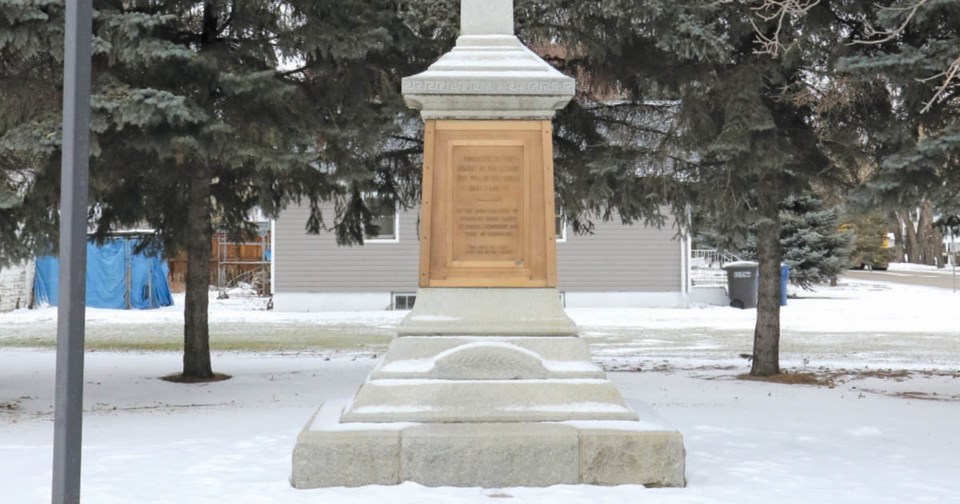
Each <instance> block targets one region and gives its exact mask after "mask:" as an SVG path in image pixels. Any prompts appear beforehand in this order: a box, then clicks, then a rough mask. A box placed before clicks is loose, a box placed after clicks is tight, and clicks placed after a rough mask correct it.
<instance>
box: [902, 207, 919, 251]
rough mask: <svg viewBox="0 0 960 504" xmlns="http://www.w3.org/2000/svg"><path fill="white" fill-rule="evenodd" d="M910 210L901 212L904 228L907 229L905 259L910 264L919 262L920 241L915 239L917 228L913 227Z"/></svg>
mask: <svg viewBox="0 0 960 504" xmlns="http://www.w3.org/2000/svg"><path fill="white" fill-rule="evenodd" d="M910 214H911V212H903V213H901V215H902V216H903V224H904V229H906V230H907V260H908V261H909V262H910V263H911V264H920V243H919V242H918V241H917V230H916V228H914V227H913V218H911V216H910Z"/></svg>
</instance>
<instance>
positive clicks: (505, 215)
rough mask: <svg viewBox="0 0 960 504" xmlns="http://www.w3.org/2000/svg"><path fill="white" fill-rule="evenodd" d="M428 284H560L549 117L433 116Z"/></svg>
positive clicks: (426, 203)
mask: <svg viewBox="0 0 960 504" xmlns="http://www.w3.org/2000/svg"><path fill="white" fill-rule="evenodd" d="M424 148H425V150H424V170H423V200H422V205H421V218H420V226H421V230H420V285H421V286H424V287H428V286H429V287H553V286H556V266H555V265H556V244H555V241H554V239H553V238H554V206H553V163H552V151H551V145H550V122H549V121H427V125H426V130H425V145H424Z"/></svg>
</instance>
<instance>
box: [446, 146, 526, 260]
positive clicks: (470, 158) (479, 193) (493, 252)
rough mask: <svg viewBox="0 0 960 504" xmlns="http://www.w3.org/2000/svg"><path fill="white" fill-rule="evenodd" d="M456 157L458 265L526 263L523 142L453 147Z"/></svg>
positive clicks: (454, 227)
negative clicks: (478, 262) (524, 247)
mask: <svg viewBox="0 0 960 504" xmlns="http://www.w3.org/2000/svg"><path fill="white" fill-rule="evenodd" d="M452 158H453V159H452V162H453V163H452V165H453V166H452V168H453V176H452V177H451V178H450V180H451V186H452V187H451V190H450V198H451V202H452V205H451V210H452V212H453V215H452V217H453V218H452V220H451V221H450V223H451V226H452V233H451V237H452V242H453V247H452V256H451V260H452V262H453V264H454V265H458V266H466V265H467V263H470V262H477V261H480V262H493V263H505V264H504V265H505V266H510V265H514V264H516V262H517V261H523V259H524V250H523V236H524V228H523V222H524V216H525V213H526V212H525V208H524V206H525V205H524V190H523V181H524V179H525V177H524V163H523V146H518V145H504V146H497V145H483V146H466V145H461V146H454V147H453V156H452Z"/></svg>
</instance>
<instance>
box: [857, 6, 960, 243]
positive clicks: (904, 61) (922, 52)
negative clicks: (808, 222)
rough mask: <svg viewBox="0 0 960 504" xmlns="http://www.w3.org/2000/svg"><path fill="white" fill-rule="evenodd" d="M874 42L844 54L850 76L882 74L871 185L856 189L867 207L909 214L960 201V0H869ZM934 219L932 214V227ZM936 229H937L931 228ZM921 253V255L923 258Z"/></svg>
mask: <svg viewBox="0 0 960 504" xmlns="http://www.w3.org/2000/svg"><path fill="white" fill-rule="evenodd" d="M862 15H863V16H864V17H866V18H867V19H868V20H869V22H870V26H872V27H873V28H872V29H870V30H867V31H865V32H863V33H861V34H860V36H859V37H858V40H859V42H860V43H861V44H862V45H864V46H865V47H866V48H867V49H865V50H862V51H859V52H857V53H856V54H852V55H850V56H849V57H847V58H844V59H843V60H842V64H843V68H844V69H845V70H846V71H847V75H851V76H855V77H858V78H861V79H864V78H873V79H875V80H878V81H882V83H883V87H882V88H880V89H881V90H882V93H883V95H884V96H882V103H881V102H880V100H878V103H877V107H876V109H877V110H881V111H884V112H883V113H884V115H885V116H886V117H885V118H883V120H877V121H870V122H868V123H866V130H865V132H866V134H867V137H868V138H869V141H870V142H871V143H873V144H874V145H876V146H877V148H876V151H875V153H874V154H875V156H874V160H873V161H874V162H873V166H875V169H874V170H873V172H872V173H871V177H870V178H869V181H868V184H867V185H866V186H865V187H864V188H863V189H862V190H860V191H858V193H857V194H856V196H857V198H858V201H860V202H861V204H863V205H864V206H867V207H883V208H890V209H893V210H895V211H898V212H900V213H908V212H910V211H913V209H916V208H918V207H921V206H923V205H924V204H925V203H926V204H931V205H933V207H934V209H940V208H951V207H952V208H955V207H956V206H958V205H960V200H958V199H957V193H958V192H957V187H960V3H957V2H951V1H940V0H896V1H891V2H881V3H879V4H868V7H867V8H865V9H864V10H863V12H862ZM931 223H932V219H927V222H926V223H925V224H926V225H927V227H929V225H930V224H931ZM931 229H932V228H931ZM916 260H919V259H916Z"/></svg>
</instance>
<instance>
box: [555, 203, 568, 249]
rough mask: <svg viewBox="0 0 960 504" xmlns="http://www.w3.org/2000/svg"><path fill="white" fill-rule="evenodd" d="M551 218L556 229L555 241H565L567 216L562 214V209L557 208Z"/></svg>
mask: <svg viewBox="0 0 960 504" xmlns="http://www.w3.org/2000/svg"><path fill="white" fill-rule="evenodd" d="M553 218H554V222H555V225H556V231H557V243H565V242H566V241H567V217H566V216H564V215H563V210H559V211H557V214H556V215H554V216H553Z"/></svg>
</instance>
